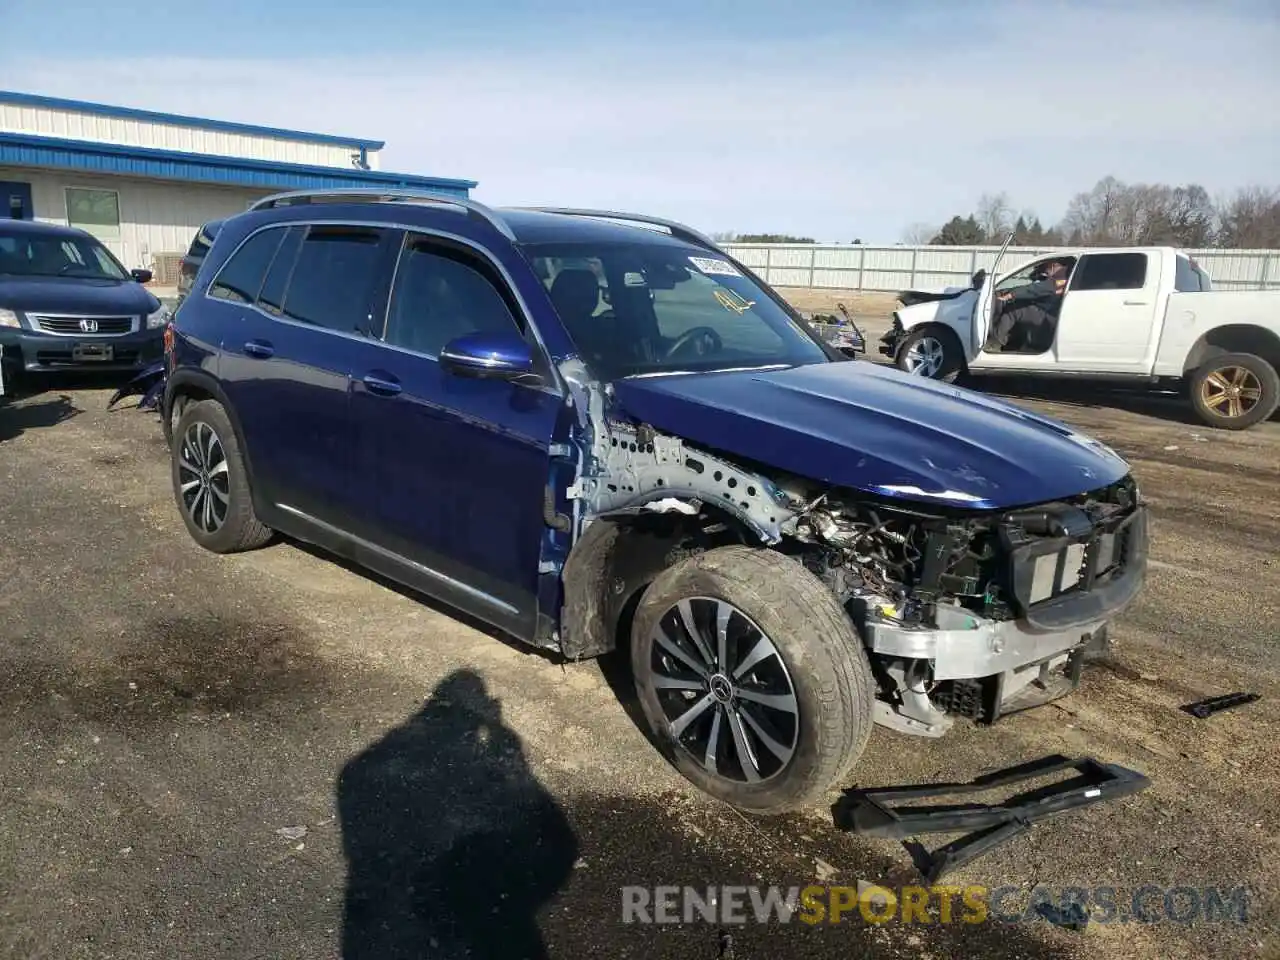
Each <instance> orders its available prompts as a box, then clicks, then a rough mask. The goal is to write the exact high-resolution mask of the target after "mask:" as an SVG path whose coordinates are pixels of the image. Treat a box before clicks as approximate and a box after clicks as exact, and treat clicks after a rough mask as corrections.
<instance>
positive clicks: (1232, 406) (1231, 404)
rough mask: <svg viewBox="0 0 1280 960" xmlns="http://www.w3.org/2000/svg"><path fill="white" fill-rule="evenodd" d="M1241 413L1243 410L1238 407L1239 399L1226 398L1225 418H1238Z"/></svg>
mask: <svg viewBox="0 0 1280 960" xmlns="http://www.w3.org/2000/svg"><path fill="white" fill-rule="evenodd" d="M1242 413H1244V410H1243V408H1241V406H1240V398H1239V397H1228V398H1227V416H1228V417H1238V416H1240V415H1241V414H1242Z"/></svg>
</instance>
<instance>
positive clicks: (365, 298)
mask: <svg viewBox="0 0 1280 960" xmlns="http://www.w3.org/2000/svg"><path fill="white" fill-rule="evenodd" d="M382 238H383V232H382V231H380V230H376V229H368V228H363V227H348V226H312V227H311V228H310V229H309V230H308V231H307V236H306V239H304V240H303V241H302V249H301V250H299V251H298V259H297V262H296V263H295V264H294V266H293V274H292V276H291V277H290V279H289V292H288V293H287V294H286V296H285V302H284V309H283V313H284V315H285V316H286V317H288V318H289V319H291V320H297V321H300V322H302V323H310V324H314V325H316V326H318V327H324V328H325V329H326V330H337V331H340V332H342V333H356V332H359V331H361V330H364V329H367V327H368V324H369V311H370V307H371V305H372V303H371V301H372V299H373V289H374V283H375V281H376V279H377V274H378V263H379V259H380V252H381V250H382Z"/></svg>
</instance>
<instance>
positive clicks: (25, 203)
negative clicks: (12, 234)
mask: <svg viewBox="0 0 1280 960" xmlns="http://www.w3.org/2000/svg"><path fill="white" fill-rule="evenodd" d="M35 215H36V213H35V207H34V205H33V204H32V202H31V184H29V183H23V182H21V181H19V180H0V219H5V220H34V219H35Z"/></svg>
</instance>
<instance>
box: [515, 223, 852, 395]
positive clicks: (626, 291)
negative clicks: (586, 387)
mask: <svg viewBox="0 0 1280 960" xmlns="http://www.w3.org/2000/svg"><path fill="white" fill-rule="evenodd" d="M525 253H526V256H527V257H528V258H529V262H530V263H531V264H532V265H533V268H534V271H535V272H536V273H537V274H538V276H539V277H540V278H541V279H542V281H543V283H544V284H545V285H546V287H547V291H548V293H549V294H550V296H551V300H552V302H553V303H554V304H555V306H556V310H557V311H558V312H559V314H560V318H561V320H562V321H563V323H564V325H565V329H566V330H567V331H568V333H569V336H570V337H571V338H572V339H573V341H574V344H575V345H576V346H577V348H578V351H579V352H580V353H581V355H582V359H583V362H584V363H586V365H587V366H588V367H589V368H590V369H591V370H592V372H593V373H594V374H595V375H596V376H598V377H600V378H601V379H604V380H614V379H618V378H621V377H628V376H636V375H638V374H652V373H675V372H687V371H709V370H723V369H726V368H733V367H762V366H771V365H778V364H785V365H787V366H798V365H800V364H808V363H824V362H827V361H829V360H830V357H829V356H828V355H827V353H826V352H825V351H824V350H823V349H822V347H821V346H819V345H818V343H817V342H816V341H815V340H814V339H813V338H812V337H811V336H809V334H808V333H806V332H805V330H804V329H803V328H802V327H801V326H800V325H799V324H798V323H796V322H795V321H794V320H793V319H792V318H791V317H790V316H789V315H788V314H787V313H786V311H784V310H783V308H782V307H781V306H779V305H778V303H777V302H775V301H774V300H773V299H772V298H771V297H770V296H769V295H768V294H767V293H765V291H764V290H762V289H760V287H759V286H758V285H757V284H756V283H754V282H753V281H752V280H750V279H748V278H747V277H746V276H745V275H743V274H742V273H741V272H740V271H739V270H738V269H737V268H736V267H734V266H733V265H732V264H731V263H730V262H729V261H728V260H726V259H724V258H723V257H721V256H716V255H715V254H714V253H711V252H708V251H706V250H702V249H699V248H697V247H691V246H684V245H677V244H671V243H655V242H652V241H650V242H647V243H645V242H635V243H626V242H616V243H595V242H593V243H555V244H531V245H529V246H527V247H526V248H525Z"/></svg>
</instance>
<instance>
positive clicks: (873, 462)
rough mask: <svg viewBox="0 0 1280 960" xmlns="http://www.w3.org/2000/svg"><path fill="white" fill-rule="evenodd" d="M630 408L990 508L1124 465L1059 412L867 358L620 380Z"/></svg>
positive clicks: (902, 491)
mask: <svg viewBox="0 0 1280 960" xmlns="http://www.w3.org/2000/svg"><path fill="white" fill-rule="evenodd" d="M613 387H614V390H615V391H616V393H615V395H616V397H617V400H618V402H619V404H620V405H621V407H622V409H623V410H624V411H625V412H626V413H627V414H628V415H630V416H631V417H633V418H635V419H636V420H639V421H642V422H644V423H648V424H650V425H651V426H653V427H655V428H656V429H658V430H661V431H663V432H664V433H669V434H672V435H674V436H678V437H681V438H682V439H684V440H687V441H689V442H690V443H696V444H698V445H700V446H703V447H706V448H708V449H709V450H713V451H715V450H718V451H721V452H723V453H725V454H728V455H731V456H734V457H737V458H739V459H746V460H751V461H755V462H756V463H761V464H765V465H767V466H771V467H774V468H775V469H779V470H784V471H786V472H788V473H793V474H796V475H799V476H803V477H808V478H810V479H813V480H817V481H821V482H824V483H830V484H835V485H838V486H845V487H852V488H854V489H858V490H862V491H865V492H867V493H872V494H879V495H884V496H891V497H900V498H903V499H907V500H915V501H918V502H925V503H935V504H948V505H951V506H967V507H972V508H975V509H996V508H1008V507H1017V506H1026V505H1029V504H1034V503H1041V502H1044V501H1047V500H1054V499H1058V498H1060V497H1066V496H1072V495H1075V494H1079V493H1084V492H1085V491H1088V490H1093V489H1096V488H1098V487H1102V486H1105V485H1107V484H1109V483H1114V482H1115V481H1117V480H1119V479H1121V478H1122V477H1124V476H1125V475H1126V474H1127V473H1128V472H1129V467H1128V464H1127V463H1125V461H1124V460H1122V459H1121V458H1120V457H1119V456H1118V455H1117V454H1116V453H1115V452H1114V451H1112V450H1111V449H1110V448H1109V447H1107V446H1105V445H1104V444H1101V443H1099V442H1098V441H1096V440H1093V439H1092V438H1089V437H1086V436H1084V435H1083V434H1079V433H1076V432H1075V431H1074V430H1072V429H1071V428H1070V427H1068V426H1067V425H1066V424H1063V423H1060V422H1058V421H1056V420H1052V419H1050V418H1048V417H1042V416H1039V415H1037V414H1034V413H1030V412H1028V411H1026V410H1023V409H1021V408H1019V407H1015V406H1013V405H1012V404H1008V403H1004V402H1002V401H1000V400H995V399H993V398H991V397H987V396H984V395H983V394H980V393H977V392H976V391H972V390H967V389H964V388H962V387H954V386H949V385H947V384H943V383H939V382H937V381H934V380H927V379H924V378H922V377H913V376H911V375H909V374H906V373H902V372H901V371H898V370H895V369H893V368H891V367H885V366H881V365H879V364H872V363H859V362H845V363H816V364H811V365H808V366H801V367H792V368H788V369H785V370H743V371H727V372H724V373H696V374H676V375H671V376H658V377H640V378H629V379H622V380H617V381H615V382H614V384H613Z"/></svg>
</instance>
